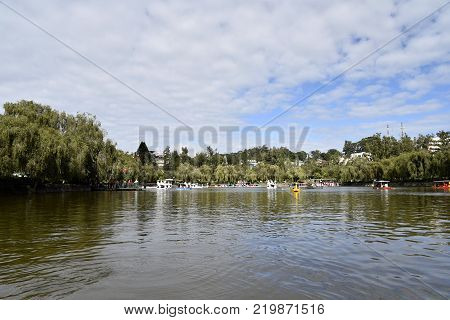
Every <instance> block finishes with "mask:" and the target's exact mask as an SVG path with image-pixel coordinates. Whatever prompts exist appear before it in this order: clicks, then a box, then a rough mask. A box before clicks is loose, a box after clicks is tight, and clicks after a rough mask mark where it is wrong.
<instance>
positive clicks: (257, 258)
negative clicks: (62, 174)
mask: <svg viewBox="0 0 450 320" xmlns="http://www.w3.org/2000/svg"><path fill="white" fill-rule="evenodd" d="M449 245H450V193H449V192H433V191H431V189H428V190H427V189H413V188H398V189H395V190H390V191H379V190H373V189H371V188H347V187H341V188H328V189H322V190H304V191H302V192H301V193H300V195H299V197H298V198H296V197H294V196H293V195H292V194H291V193H290V192H288V191H282V190H277V191H268V190H266V189H237V188H236V189H203V190H192V191H156V190H154V191H145V192H90V193H89V192H87V193H59V194H40V195H22V196H1V197H0V298H16V299H17V298H19V299H29V298H34V299H62V298H64V299H309V298H311V299H380V298H381V299H443V298H449V297H450V246H449Z"/></svg>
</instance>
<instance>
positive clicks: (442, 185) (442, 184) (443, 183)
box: [433, 180, 450, 190]
mask: <svg viewBox="0 0 450 320" xmlns="http://www.w3.org/2000/svg"><path fill="white" fill-rule="evenodd" d="M433 189H436V190H450V180H439V181H433Z"/></svg>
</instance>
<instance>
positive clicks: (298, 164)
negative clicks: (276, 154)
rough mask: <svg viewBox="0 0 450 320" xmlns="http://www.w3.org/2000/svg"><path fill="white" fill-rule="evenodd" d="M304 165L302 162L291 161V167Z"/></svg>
mask: <svg viewBox="0 0 450 320" xmlns="http://www.w3.org/2000/svg"><path fill="white" fill-rule="evenodd" d="M304 164H305V162H303V161H300V160H295V161H291V165H293V166H294V167H301V166H302V165H304Z"/></svg>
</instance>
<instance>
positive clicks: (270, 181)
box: [267, 180, 277, 190]
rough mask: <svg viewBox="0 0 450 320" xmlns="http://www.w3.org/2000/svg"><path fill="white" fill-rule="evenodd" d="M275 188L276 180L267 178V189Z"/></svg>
mask: <svg viewBox="0 0 450 320" xmlns="http://www.w3.org/2000/svg"><path fill="white" fill-rule="evenodd" d="M276 188H277V182H276V181H273V180H267V189H269V190H273V189H276Z"/></svg>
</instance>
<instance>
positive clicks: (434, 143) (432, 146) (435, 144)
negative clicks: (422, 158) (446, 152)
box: [428, 137, 442, 152]
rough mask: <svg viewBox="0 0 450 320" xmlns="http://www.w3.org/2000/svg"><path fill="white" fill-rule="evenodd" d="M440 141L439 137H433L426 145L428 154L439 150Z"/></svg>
mask: <svg viewBox="0 0 450 320" xmlns="http://www.w3.org/2000/svg"><path fill="white" fill-rule="evenodd" d="M441 146H442V141H441V139H440V138H439V137H433V138H431V141H430V143H429V144H428V151H430V152H436V151H439V150H441Z"/></svg>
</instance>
